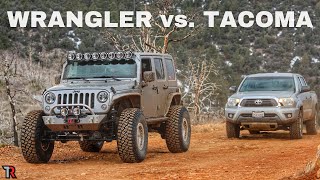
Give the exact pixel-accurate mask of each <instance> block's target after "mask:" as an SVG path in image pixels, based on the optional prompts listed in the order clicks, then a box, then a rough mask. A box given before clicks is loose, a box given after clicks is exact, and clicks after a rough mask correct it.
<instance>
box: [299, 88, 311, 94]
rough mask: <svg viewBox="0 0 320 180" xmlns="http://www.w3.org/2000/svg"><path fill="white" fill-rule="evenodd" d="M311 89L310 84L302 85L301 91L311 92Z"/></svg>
mask: <svg viewBox="0 0 320 180" xmlns="http://www.w3.org/2000/svg"><path fill="white" fill-rule="evenodd" d="M309 91H311V88H310V86H302V87H301V92H302V93H303V92H309Z"/></svg>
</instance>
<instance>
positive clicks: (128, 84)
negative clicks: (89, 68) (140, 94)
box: [47, 80, 136, 91]
mask: <svg viewBox="0 0 320 180" xmlns="http://www.w3.org/2000/svg"><path fill="white" fill-rule="evenodd" d="M134 86H136V81H133V80H129V81H128V80H122V81H110V82H107V83H106V82H104V81H89V82H73V83H71V82H68V83H62V84H59V85H56V86H53V87H51V88H48V89H47V91H63V90H110V88H111V87H113V88H114V89H115V90H116V91H122V90H126V89H129V88H130V89H132V88H133V87H134Z"/></svg>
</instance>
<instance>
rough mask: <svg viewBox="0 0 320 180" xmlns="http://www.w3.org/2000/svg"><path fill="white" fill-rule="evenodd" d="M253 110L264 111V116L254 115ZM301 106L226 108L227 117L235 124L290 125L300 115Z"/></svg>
mask: <svg viewBox="0 0 320 180" xmlns="http://www.w3.org/2000/svg"><path fill="white" fill-rule="evenodd" d="M253 112H263V113H264V117H259V118H255V117H252V114H253ZM299 112H300V110H299V108H295V107H294V108H281V107H235V108H226V109H225V117H226V120H227V121H228V122H231V123H235V124H261V125H262V124H275V125H288V124H291V123H292V122H294V121H295V120H296V119H297V118H298V116H299Z"/></svg>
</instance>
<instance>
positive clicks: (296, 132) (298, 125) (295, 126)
mask: <svg viewBox="0 0 320 180" xmlns="http://www.w3.org/2000/svg"><path fill="white" fill-rule="evenodd" d="M302 131H303V114H302V111H300V112H299V115H298V118H297V120H296V121H295V122H294V123H292V124H291V126H290V138H291V139H301V138H302Z"/></svg>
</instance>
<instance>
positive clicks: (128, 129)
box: [117, 108, 148, 163]
mask: <svg viewBox="0 0 320 180" xmlns="http://www.w3.org/2000/svg"><path fill="white" fill-rule="evenodd" d="M117 135H118V139H117V144H118V153H119V156H120V158H121V160H122V161H123V162H126V163H135V162H141V161H143V160H144V159H145V157H146V154H147V148H148V126H147V123H146V120H145V118H144V115H143V113H142V111H141V110H140V109H137V108H127V109H125V110H123V111H122V113H121V116H120V119H119V125H118V132H117Z"/></svg>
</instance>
